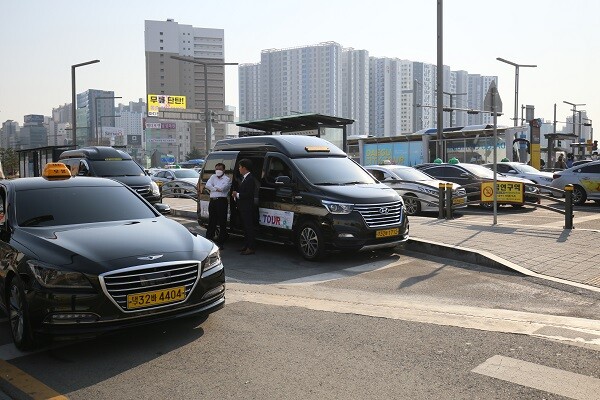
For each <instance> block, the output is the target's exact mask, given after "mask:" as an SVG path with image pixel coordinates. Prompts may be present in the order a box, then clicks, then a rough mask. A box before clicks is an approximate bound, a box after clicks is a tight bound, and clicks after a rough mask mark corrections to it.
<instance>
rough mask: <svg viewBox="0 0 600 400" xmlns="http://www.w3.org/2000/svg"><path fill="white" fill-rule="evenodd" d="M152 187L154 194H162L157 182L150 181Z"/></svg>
mask: <svg viewBox="0 0 600 400" xmlns="http://www.w3.org/2000/svg"><path fill="white" fill-rule="evenodd" d="M150 187H151V188H152V196H160V189H158V185H157V184H156V182H154V181H152V182H150Z"/></svg>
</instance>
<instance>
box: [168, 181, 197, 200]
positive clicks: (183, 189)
mask: <svg viewBox="0 0 600 400" xmlns="http://www.w3.org/2000/svg"><path fill="white" fill-rule="evenodd" d="M160 188H161V193H162V195H163V197H188V198H193V199H198V190H197V185H196V184H195V183H194V184H192V183H190V182H189V181H184V180H182V179H175V180H174V181H169V182H166V183H163V184H162V186H161V187H160Z"/></svg>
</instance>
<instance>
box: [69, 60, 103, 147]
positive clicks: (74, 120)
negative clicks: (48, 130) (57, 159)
mask: <svg viewBox="0 0 600 400" xmlns="http://www.w3.org/2000/svg"><path fill="white" fill-rule="evenodd" d="M99 62H100V60H92V61H86V62H83V63H80V64H74V65H71V114H72V115H71V130H72V131H73V146H74V147H77V107H76V105H75V102H76V100H77V99H76V97H77V96H76V94H75V68H77V67H83V66H85V65H90V64H95V63H99Z"/></svg>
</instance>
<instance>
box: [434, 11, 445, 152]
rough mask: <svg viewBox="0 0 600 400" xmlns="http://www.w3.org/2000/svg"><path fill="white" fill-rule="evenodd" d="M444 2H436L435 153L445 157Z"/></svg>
mask: <svg viewBox="0 0 600 400" xmlns="http://www.w3.org/2000/svg"><path fill="white" fill-rule="evenodd" d="M443 12H444V2H443V0H438V2H437V79H436V80H437V147H436V148H437V154H436V156H437V157H438V158H441V159H442V160H445V159H446V156H445V154H444V150H445V149H444V143H443V122H444V110H443V108H444V93H443V90H444V51H443V49H444V23H443V20H444V18H443Z"/></svg>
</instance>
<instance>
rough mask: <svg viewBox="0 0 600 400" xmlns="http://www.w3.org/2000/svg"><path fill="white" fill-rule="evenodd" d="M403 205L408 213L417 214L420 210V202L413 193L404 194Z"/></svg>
mask: <svg viewBox="0 0 600 400" xmlns="http://www.w3.org/2000/svg"><path fill="white" fill-rule="evenodd" d="M404 206H405V207H406V214H408V215H417V214H419V213H420V212H421V202H420V201H419V199H418V198H417V196H415V195H414V194H407V195H406V196H404Z"/></svg>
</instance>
